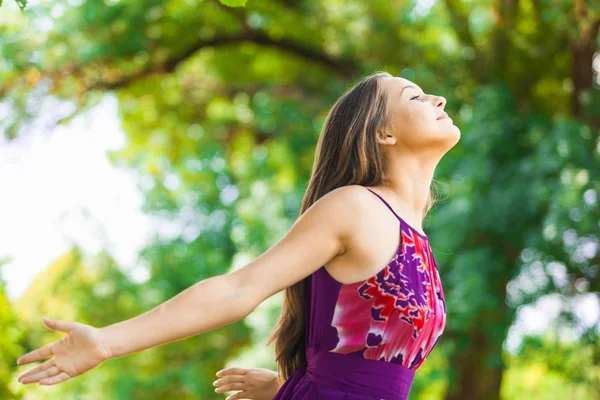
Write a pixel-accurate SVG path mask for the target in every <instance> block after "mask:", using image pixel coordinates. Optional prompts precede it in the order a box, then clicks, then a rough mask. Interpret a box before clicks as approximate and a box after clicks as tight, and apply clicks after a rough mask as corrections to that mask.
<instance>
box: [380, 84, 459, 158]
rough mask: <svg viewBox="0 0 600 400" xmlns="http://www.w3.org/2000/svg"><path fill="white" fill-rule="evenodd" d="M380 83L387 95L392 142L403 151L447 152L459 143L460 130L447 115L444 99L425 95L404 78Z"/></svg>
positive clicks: (388, 133)
mask: <svg viewBox="0 0 600 400" xmlns="http://www.w3.org/2000/svg"><path fill="white" fill-rule="evenodd" d="M380 83H381V84H383V85H384V90H386V91H387V96H388V99H387V100H388V104H387V107H388V115H389V117H390V129H391V131H388V132H387V133H386V135H389V136H390V137H388V140H389V141H391V142H394V143H395V144H398V145H399V146H400V148H403V149H411V150H422V149H425V148H431V147H432V145H433V146H435V147H440V146H441V147H444V148H446V151H447V150H449V149H450V148H452V146H454V145H455V144H456V143H457V142H458V140H459V139H460V130H459V129H458V127H457V126H456V125H454V123H453V122H452V119H451V118H450V117H449V116H447V115H446V113H445V112H444V107H445V106H446V99H445V98H443V97H441V96H435V95H432V94H425V93H423V90H421V88H420V87H419V86H418V85H416V84H415V83H413V82H411V81H409V80H407V79H404V78H399V77H393V78H384V79H382V80H381V81H380ZM388 144H391V143H390V142H388Z"/></svg>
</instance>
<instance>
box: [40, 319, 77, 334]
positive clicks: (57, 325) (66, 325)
mask: <svg viewBox="0 0 600 400" xmlns="http://www.w3.org/2000/svg"><path fill="white" fill-rule="evenodd" d="M44 324H46V326H47V327H48V328H50V329H53V330H55V331H61V332H69V331H70V330H71V329H73V323H72V322H70V321H60V320H58V319H50V318H48V317H44Z"/></svg>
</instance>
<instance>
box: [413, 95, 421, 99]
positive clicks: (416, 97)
mask: <svg viewBox="0 0 600 400" xmlns="http://www.w3.org/2000/svg"><path fill="white" fill-rule="evenodd" d="M419 97H421V96H420V95H419V96H415V97H411V100H414V99H418V98H419Z"/></svg>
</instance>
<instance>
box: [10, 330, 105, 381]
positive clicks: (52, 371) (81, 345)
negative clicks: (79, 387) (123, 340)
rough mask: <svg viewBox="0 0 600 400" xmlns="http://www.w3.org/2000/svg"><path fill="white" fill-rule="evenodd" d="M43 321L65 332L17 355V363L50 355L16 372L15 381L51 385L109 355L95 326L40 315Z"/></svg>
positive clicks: (79, 372) (26, 362)
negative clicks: (26, 368)
mask: <svg viewBox="0 0 600 400" xmlns="http://www.w3.org/2000/svg"><path fill="white" fill-rule="evenodd" d="M44 324H45V325H46V326H47V327H48V328H50V329H52V330H55V331H59V332H64V333H66V334H67V336H65V337H63V338H62V339H60V340H57V341H55V342H52V343H49V344H47V345H45V346H44V347H40V348H39V349H35V350H33V351H31V352H29V353H27V354H25V355H23V356H21V357H19V359H18V360H17V364H18V365H23V364H29V363H31V362H33V361H37V360H41V359H44V358H48V357H50V356H54V357H53V358H51V359H49V360H47V361H45V362H43V363H42V364H40V365H38V366H37V367H35V368H33V369H31V370H29V371H27V372H26V373H25V374H22V375H20V376H19V382H21V383H23V384H27V383H35V382H39V383H40V385H55V384H57V383H62V382H64V381H66V380H69V379H71V378H74V377H76V376H77V375H81V374H83V373H84V372H86V371H89V370H90V369H92V368H94V367H96V366H98V365H100V364H101V363H102V362H104V361H106V360H108V359H109V358H110V354H109V352H108V350H107V347H106V346H105V345H104V342H103V340H102V335H101V333H100V330H99V329H97V328H94V327H93V326H89V325H85V324H81V323H78V322H71V321H58V320H52V319H49V318H44Z"/></svg>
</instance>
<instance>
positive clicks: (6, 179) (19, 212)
mask: <svg viewBox="0 0 600 400" xmlns="http://www.w3.org/2000/svg"><path fill="white" fill-rule="evenodd" d="M47 106H48V105H47ZM48 107H52V108H56V107H57V105H56V104H50V105H49V106H48ZM1 114H2V110H1V109H0V118H2V115H1ZM43 122H44V121H42V124H41V125H40V124H39V123H38V125H37V126H36V125H34V126H30V127H29V129H28V130H27V132H26V134H25V135H23V136H22V137H19V138H18V139H16V140H14V141H13V142H10V143H9V142H6V141H5V140H4V139H0V190H2V192H1V193H0V258H3V257H6V256H8V257H10V258H11V259H12V261H11V262H9V263H8V264H7V265H5V266H3V267H2V268H0V274H1V276H2V277H3V279H4V280H5V281H6V282H7V293H8V296H9V299H11V300H15V299H17V298H18V297H19V296H20V295H21V294H22V293H23V292H24V290H25V289H26V288H27V287H28V285H29V284H30V283H31V282H32V280H33V278H35V276H36V275H37V274H38V273H40V272H41V271H42V270H43V269H45V268H46V267H48V265H49V264H50V263H51V262H52V261H53V260H54V259H56V258H57V257H59V256H60V255H61V254H63V253H64V252H65V251H67V250H69V248H70V247H71V244H72V243H76V244H78V245H79V246H80V247H81V248H82V249H83V250H84V251H85V252H88V253H89V254H94V253H96V252H98V251H100V250H102V249H103V250H107V251H109V252H110V253H111V254H112V256H113V257H114V258H115V259H116V260H117V262H118V263H119V265H120V266H122V267H123V269H124V272H125V273H127V274H129V275H130V276H131V277H132V279H134V280H135V281H138V282H141V281H144V280H146V279H148V276H147V268H145V266H143V265H140V264H139V262H138V260H137V254H138V251H139V250H140V249H141V248H143V246H144V244H145V243H146V242H147V241H148V240H149V238H150V235H151V234H152V233H154V232H157V233H159V235H160V234H161V232H160V230H161V229H167V228H165V227H166V225H165V224H157V223H156V221H155V220H154V219H153V218H151V217H150V216H148V215H145V214H144V213H142V212H141V210H140V208H141V205H142V202H143V195H142V193H141V192H140V190H139V189H138V186H137V185H138V181H137V179H136V176H135V175H134V174H133V173H132V172H131V171H129V170H127V169H120V168H117V167H115V166H114V165H112V164H111V163H110V161H109V160H108V157H107V156H106V152H107V151H108V150H113V149H119V148H121V147H122V146H123V145H124V144H125V134H124V133H123V131H122V130H121V127H120V117H119V113H118V103H117V100H116V99H115V98H114V96H111V95H107V96H106V97H105V98H104V100H103V101H101V102H100V104H99V105H98V106H96V107H94V108H93V109H91V110H90V111H88V112H86V113H84V114H83V115H81V116H80V117H77V118H75V119H73V120H72V121H71V122H69V123H67V124H66V125H60V126H54V124H52V123H49V122H48V121H46V122H45V123H43ZM0 137H2V135H0ZM169 230H173V228H172V227H171V228H170V229H169ZM164 233H165V234H167V235H170V234H172V232H164ZM161 236H162V235H161ZM522 278H523V279H529V278H527V277H526V276H523V277H522ZM573 305H574V307H575V309H576V310H577V312H578V315H579V316H580V317H581V318H582V319H583V320H584V321H585V322H586V324H587V325H588V326H592V324H593V323H595V322H597V321H598V316H599V315H600V306H599V304H598V299H597V297H596V296H595V295H593V294H590V295H587V296H582V297H581V298H579V299H577V300H575V301H574V303H573ZM562 306H564V302H563V300H562V299H561V298H560V296H558V295H551V296H545V297H543V298H541V299H540V300H539V301H538V302H537V303H536V304H535V305H534V306H525V307H521V308H520V309H519V311H518V313H517V318H516V323H515V324H514V325H513V326H512V327H511V329H510V331H509V334H508V338H507V340H506V342H505V347H506V348H507V350H509V351H515V350H516V349H517V348H518V345H519V344H520V341H521V339H520V338H521V337H522V335H523V334H526V333H527V334H540V333H542V332H543V331H544V330H546V329H547V328H548V326H549V324H550V323H551V322H552V321H553V320H554V318H556V316H557V315H558V312H559V311H560V308H561V307H562ZM563 333H564V335H565V336H567V339H568V336H570V335H572V333H573V332H563Z"/></svg>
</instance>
